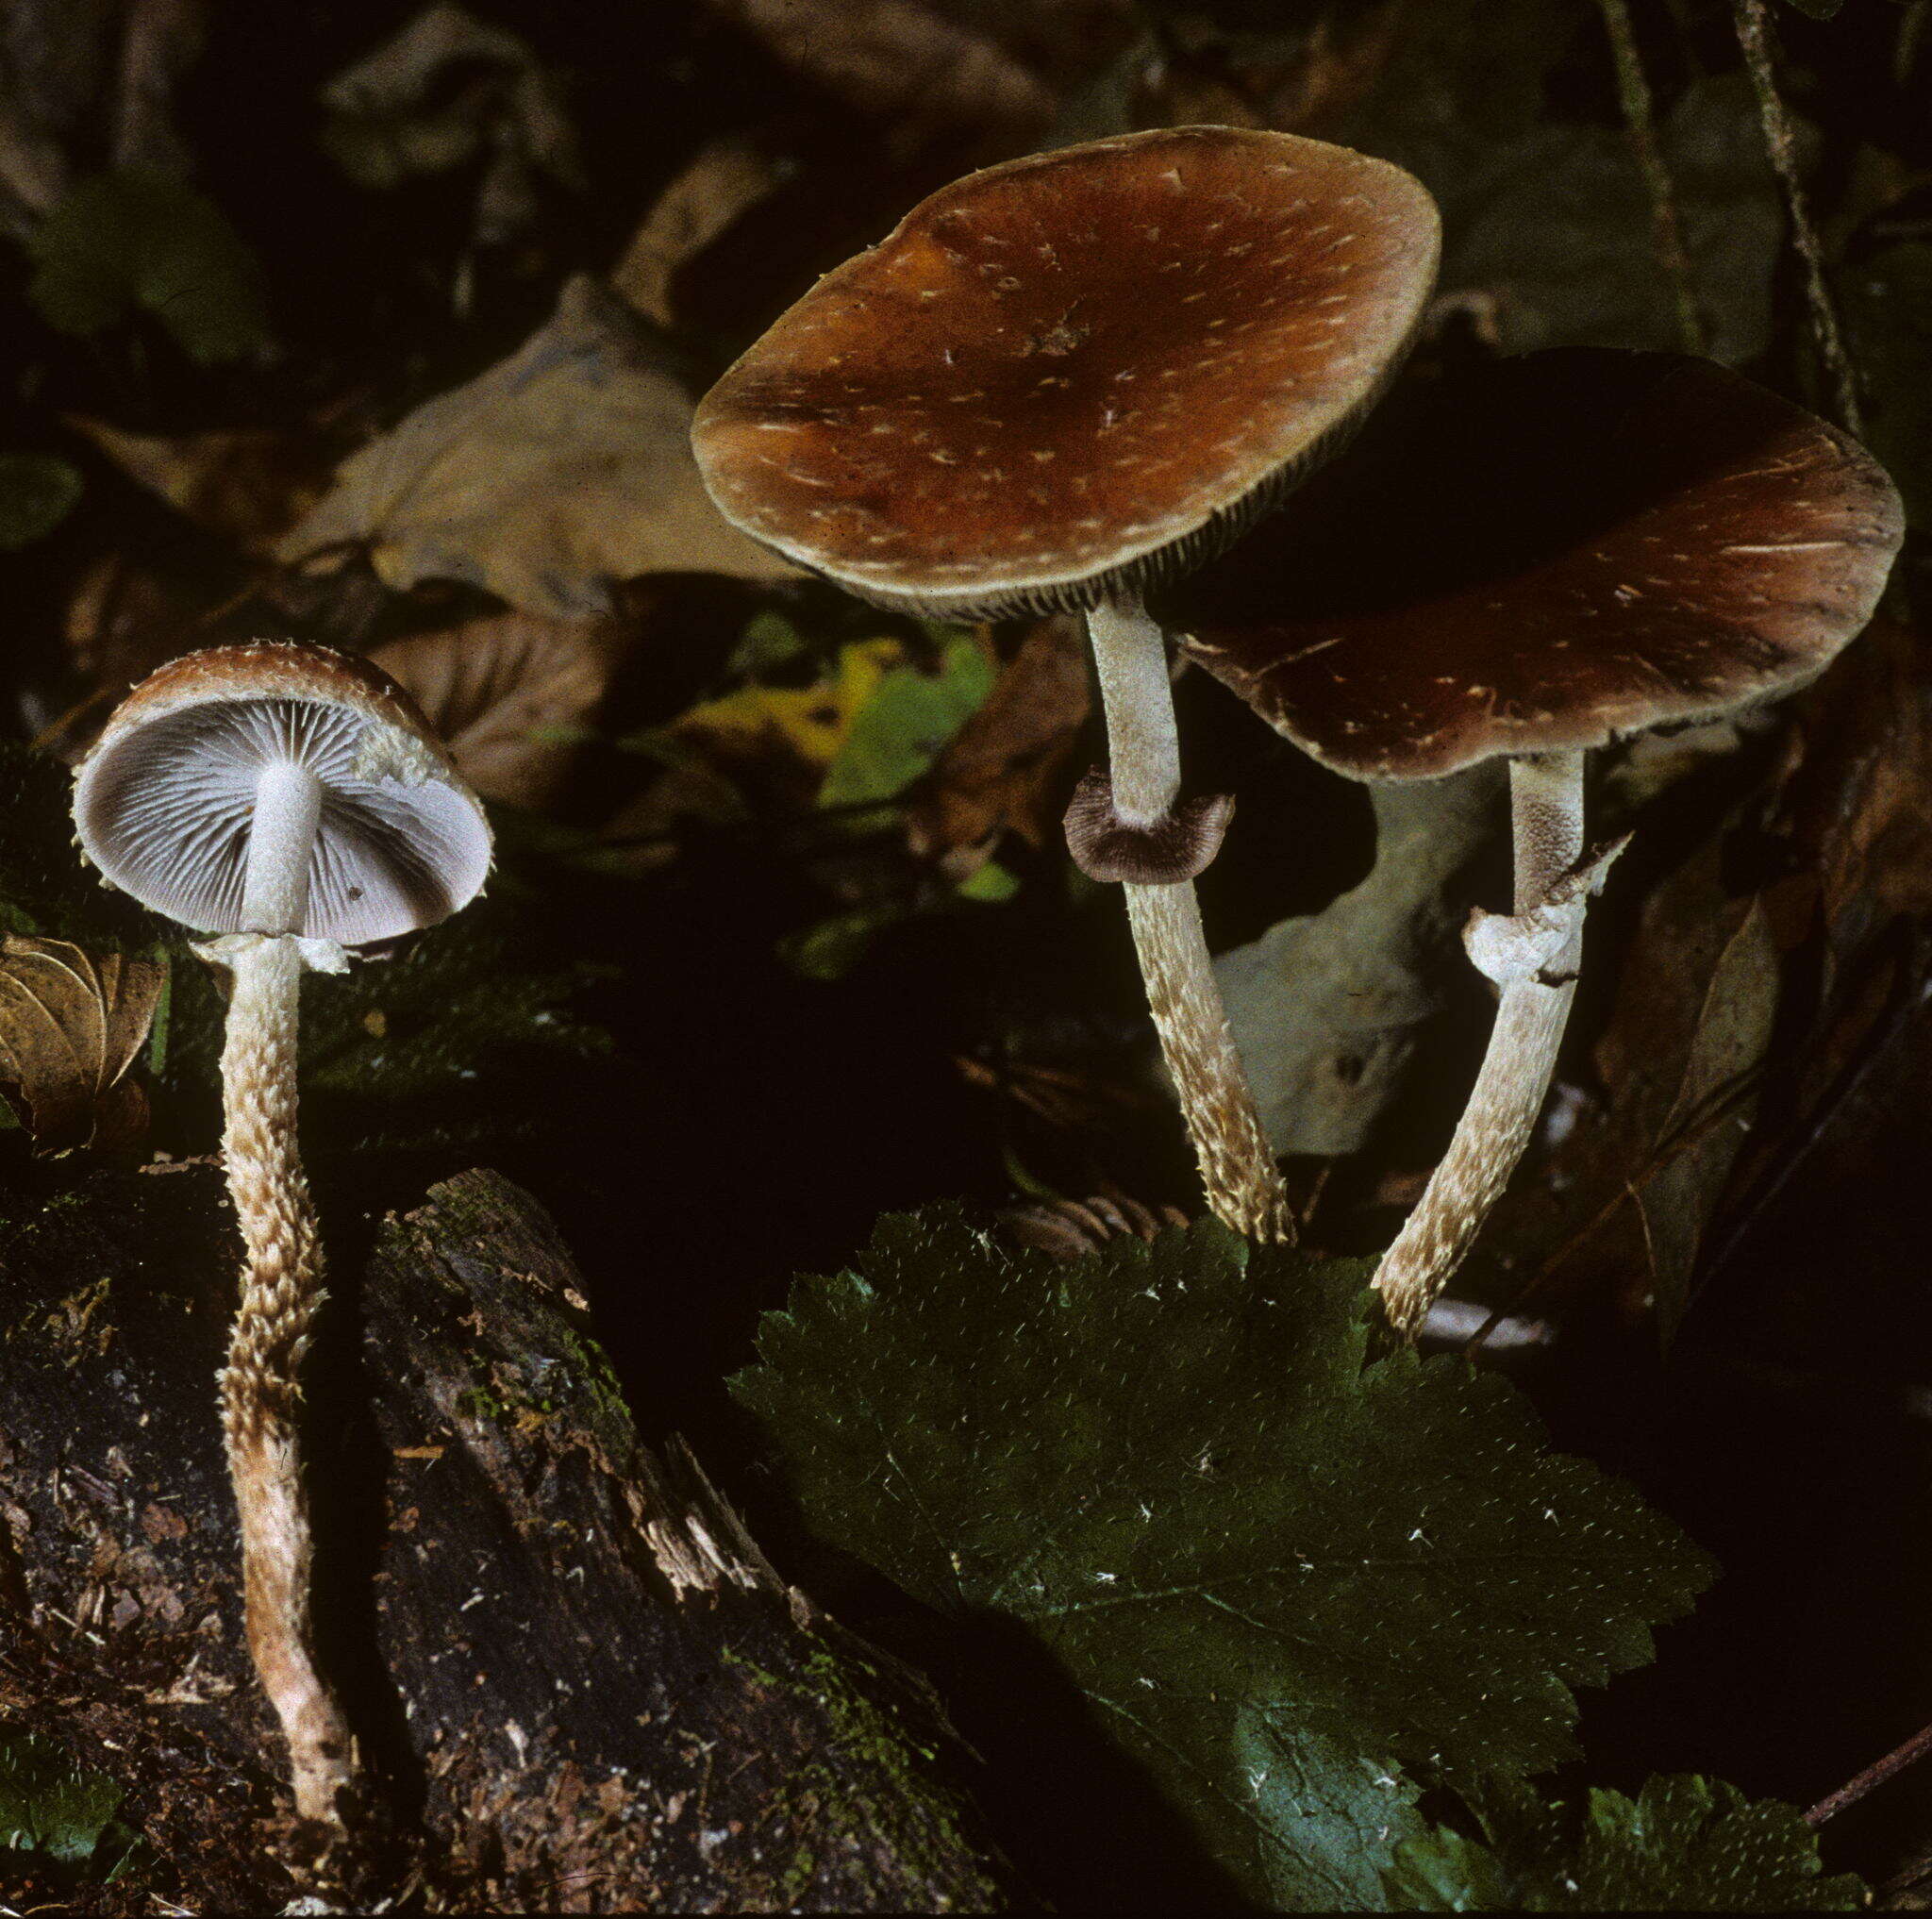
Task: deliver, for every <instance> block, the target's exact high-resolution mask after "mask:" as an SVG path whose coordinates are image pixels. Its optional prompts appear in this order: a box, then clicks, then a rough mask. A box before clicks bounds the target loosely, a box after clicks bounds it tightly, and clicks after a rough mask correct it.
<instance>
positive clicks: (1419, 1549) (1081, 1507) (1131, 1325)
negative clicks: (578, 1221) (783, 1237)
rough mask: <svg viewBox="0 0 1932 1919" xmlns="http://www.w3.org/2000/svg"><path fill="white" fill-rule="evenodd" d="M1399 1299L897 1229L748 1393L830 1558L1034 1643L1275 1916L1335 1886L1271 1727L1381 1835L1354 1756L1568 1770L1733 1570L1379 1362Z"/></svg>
mask: <svg viewBox="0 0 1932 1919" xmlns="http://www.w3.org/2000/svg"><path fill="white" fill-rule="evenodd" d="M1368 1270H1369V1267H1368V1262H1367V1261H1362V1260H1341V1261H1330V1262H1323V1261H1318V1260H1311V1259H1308V1258H1307V1257H1305V1256H1304V1255H1301V1254H1299V1253H1296V1252H1291V1251H1288V1250H1285V1249H1280V1248H1259V1249H1257V1248H1254V1247H1250V1246H1248V1245H1247V1244H1246V1243H1244V1242H1242V1241H1240V1240H1238V1239H1236V1238H1235V1237H1234V1236H1233V1235H1231V1234H1229V1233H1227V1232H1225V1231H1224V1230H1223V1229H1222V1228H1221V1227H1219V1226H1213V1225H1203V1226H1195V1227H1192V1228H1191V1229H1190V1230H1188V1231H1187V1232H1184V1233H1182V1232H1173V1233H1167V1234H1164V1235H1162V1236H1161V1238H1160V1239H1159V1240H1158V1242H1157V1243H1155V1244H1154V1245H1152V1246H1148V1245H1143V1244H1141V1243H1140V1242H1138V1241H1124V1242H1118V1243H1114V1244H1113V1245H1111V1246H1109V1247H1108V1249H1106V1250H1105V1251H1104V1252H1103V1253H1101V1254H1100V1255H1098V1256H1096V1257H1094V1258H1092V1259H1089V1260H1080V1261H1078V1262H1074V1263H1070V1264H1063V1263H1059V1262H1057V1261H1055V1260H1051V1259H1049V1258H1048V1257H1047V1256H1045V1255H1044V1254H1035V1253H1027V1252H1022V1251H1016V1250H1009V1249H1008V1248H1006V1247H1005V1246H1003V1245H1001V1244H1000V1243H997V1242H995V1241H994V1240H992V1239H991V1237H990V1236H988V1235H985V1234H981V1233H976V1232H974V1230H973V1229H972V1228H971V1227H970V1226H967V1225H966V1223H965V1222H964V1220H963V1219H962V1218H960V1217H959V1216H958V1214H957V1213H951V1212H942V1213H938V1214H931V1215H921V1216H918V1217H897V1218H891V1219H888V1220H886V1221H884V1222H882V1223H881V1225H880V1227H879V1230H878V1232H877V1234H876V1236H875V1237H874V1242H873V1244H872V1246H871V1247H870V1249H869V1250H868V1251H867V1252H866V1254H865V1255H864V1256H863V1257H862V1259H861V1260H859V1262H858V1268H857V1270H855V1271H852V1272H848V1273H845V1274H841V1275H840V1276H838V1277H833V1278H821V1279H806V1280H801V1281H800V1282H799V1283H798V1284H797V1286H796V1287H795V1288H794V1289H793V1292H792V1295H791V1302H790V1306H789V1308H788V1310H786V1311H784V1312H782V1313H774V1314H770V1315H768V1316H767V1317H766V1319H765V1321H764V1323H763V1325H762V1327H761V1329H760V1333H759V1340H758V1351H759V1355H760V1358H761V1360H762V1363H761V1364H760V1365H758V1366H756V1367H754V1368H752V1369H751V1370H750V1371H748V1372H746V1373H744V1374H742V1375H741V1376H740V1377H739V1378H738V1379H737V1380H736V1381H735V1382H734V1391H735V1392H736V1393H737V1394H738V1396H739V1397H740V1398H741V1400H742V1401H743V1403H744V1404H745V1405H747V1406H748V1407H749V1408H751V1409H752V1410H753V1411H754V1412H755V1413H756V1414H757V1415H758V1417H759V1418H760V1419H761V1420H762V1421H763V1423H764V1425H765V1427H766V1428H767V1430H768V1431H769V1433H770V1435H771V1437H772V1440H773V1442H774V1444H775V1446H776V1448H777V1449H778V1451H779V1453H780V1455H781V1457H782V1459H783V1462H784V1465H785V1467H786V1470H787V1473H788V1477H789V1478H790V1480H791V1486H792V1488H793V1491H794V1492H795V1493H796V1495H797V1497H798V1498H799V1500H800V1502H801V1504H802V1505H803V1508H804V1510H805V1511H806V1513H807V1516H808V1519H809V1520H810V1522H811V1523H812V1524H813V1525H814V1526H815V1527H816V1528H817V1529H818V1530H819V1531H820V1532H821V1533H823V1534H824V1535H825V1536H826V1537H828V1538H829V1539H831V1540H833V1541H835V1542H836V1543H837V1544H839V1545H841V1546H842V1547H843V1548H845V1549H846V1550H848V1551H850V1552H853V1553H856V1554H857V1555H858V1556H859V1557H860V1558H862V1559H865V1560H869V1561H870V1562H871V1563H872V1564H873V1565H874V1566H876V1567H877V1568H879V1569H880V1570H881V1571H882V1572H884V1573H885V1574H887V1575H888V1576H889V1577H891V1578H892V1579H894V1580H896V1581H897V1582H898V1583H899V1584H900V1585H901V1586H903V1587H904V1588H905V1589H906V1590H907V1591H908V1592H909V1593H911V1594H915V1595H916V1596H917V1597H919V1598H920V1599H922V1600H924V1602H925V1603H927V1604H928V1605H931V1606H934V1607H937V1608H941V1609H942V1610H948V1611H952V1612H955V1613H958V1614H970V1613H974V1612H984V1611H991V1612H994V1613H999V1614H1004V1615H1006V1616H1007V1617H1008V1619H1010V1620H1012V1621H1015V1622H1017V1623H1018V1624H1020V1625H1021V1626H1023V1627H1025V1628H1026V1629H1027V1630H1029V1631H1030V1632H1031V1633H1033V1634H1034V1635H1035V1636H1036V1637H1037V1638H1038V1639H1039V1640H1040V1641H1041V1644H1044V1645H1045V1646H1046V1647H1047V1648H1048V1649H1050V1651H1051V1652H1052V1653H1053V1655H1054V1656H1055V1657H1056V1658H1057V1659H1058V1661H1059V1662H1060V1664H1061V1665H1062V1666H1063V1667H1064V1668H1065V1670H1066V1672H1067V1674H1068V1675H1069V1677H1071V1678H1072V1679H1073V1681H1074V1683H1075V1684H1076V1685H1077V1686H1078V1687H1079V1688H1080V1689H1081V1690H1082V1691H1083V1692H1084V1693H1085V1694H1086V1695H1087V1696H1088V1698H1089V1699H1090V1700H1091V1702H1092V1703H1093V1704H1094V1706H1095V1708H1096V1709H1097V1710H1098V1713H1099V1716H1100V1718H1101V1719H1102V1721H1103V1723H1105V1724H1107V1725H1108V1727H1109V1728H1110V1730H1111V1732H1112V1734H1113V1736H1114V1737H1115V1738H1117V1739H1118V1740H1119V1741H1120V1743H1121V1744H1123V1745H1124V1746H1125V1747H1126V1748H1127V1749H1128V1750H1129V1751H1131V1752H1133V1753H1134V1754H1136V1755H1137V1756H1138V1757H1139V1758H1140V1759H1141V1760H1142V1761H1143V1762H1144V1763H1145V1764H1146V1765H1147V1766H1148V1767H1149V1769H1150V1770H1151V1771H1152V1772H1153V1774H1154V1775H1155V1776H1156V1777H1158V1779H1159V1780H1160V1781H1161V1783H1162V1784H1163V1786H1164V1787H1165V1789H1166V1791H1167V1792H1168V1794H1170V1796H1171V1797H1172V1798H1173V1800H1174V1803H1175V1804H1176V1806H1177V1807H1178V1808H1180V1809H1181V1810H1182V1811H1184V1812H1185V1813H1186V1814H1187V1815H1188V1816H1189V1817H1190V1818H1191V1820H1192V1821H1193V1823H1194V1825H1195V1826H1196V1827H1197V1829H1198V1830H1199V1831H1200V1832H1201V1833H1202V1835H1203V1836H1204V1838H1206V1839H1207V1840H1208V1843H1209V1844H1213V1845H1214V1846H1215V1847H1216V1849H1217V1850H1218V1851H1219V1852H1220V1853H1221V1855H1222V1856H1223V1857H1224V1859H1225V1860H1226V1861H1228V1863H1229V1864H1230V1866H1231V1867H1233V1868H1234V1869H1235V1870H1237V1871H1239V1872H1240V1873H1241V1874H1242V1875H1243V1876H1244V1877H1245V1878H1246V1880H1247V1883H1248V1884H1249V1885H1250V1886H1251V1887H1254V1888H1256V1889H1257V1890H1258V1891H1262V1892H1265V1891H1266V1890H1267V1889H1268V1887H1269V1883H1270V1880H1271V1878H1279V1877H1281V1875H1283V1874H1292V1873H1295V1872H1299V1871H1301V1870H1302V1868H1301V1866H1300V1865H1295V1866H1293V1867H1290V1866H1288V1865H1285V1864H1283V1862H1282V1861H1279V1860H1277V1859H1276V1858H1275V1857H1274V1855H1275V1854H1276V1853H1277V1852H1279V1851H1281V1850H1282V1849H1283V1847H1284V1842H1283V1840H1282V1839H1281V1837H1280V1836H1279V1835H1278V1833H1277V1831H1276V1820H1277V1818H1278V1809H1277V1811H1276V1812H1275V1813H1274V1814H1271V1813H1270V1812H1269V1811H1264V1807H1263V1802H1262V1799H1261V1797H1260V1795H1261V1794H1263V1793H1264V1792H1265V1791H1266V1790H1267V1782H1266V1780H1263V1781H1262V1783H1260V1784H1258V1785H1257V1783H1256V1779H1255V1772H1256V1770H1257V1769H1256V1767H1255V1766H1254V1765H1253V1764H1252V1763H1249V1764H1244V1763H1243V1751H1242V1747H1243V1742H1244V1741H1246V1742H1247V1743H1248V1744H1249V1746H1250V1748H1252V1744H1253V1741H1254V1740H1255V1739H1256V1738H1257V1737H1259V1736H1263V1734H1262V1733H1261V1732H1257V1727H1258V1728H1264V1729H1265V1737H1266V1738H1267V1739H1268V1740H1269V1741H1271V1742H1273V1743H1274V1744H1276V1745H1277V1746H1279V1747H1281V1748H1282V1749H1284V1750H1285V1751H1287V1752H1289V1753H1290V1754H1291V1756H1292V1758H1293V1760H1294V1762H1295V1764H1297V1765H1298V1766H1300V1767H1301V1768H1302V1769H1303V1776H1304V1777H1303V1781H1302V1783H1301V1784H1297V1785H1295V1786H1294V1787H1293V1788H1292V1790H1293V1791H1294V1793H1295V1794H1297V1795H1298V1799H1297V1803H1300V1799H1301V1797H1302V1796H1307V1795H1312V1797H1309V1798H1308V1803H1307V1808H1306V1810H1305V1811H1304V1812H1303V1813H1300V1814H1297V1815H1296V1820H1297V1821H1299V1822H1301V1823H1302V1824H1303V1825H1305V1824H1306V1823H1307V1822H1308V1821H1314V1822H1315V1823H1316V1824H1318V1825H1319V1824H1320V1823H1321V1822H1322V1821H1324V1820H1327V1821H1331V1822H1332V1821H1334V1820H1342V1821H1343V1822H1344V1823H1345V1822H1346V1819H1347V1818H1350V1817H1354V1816H1356V1815H1355V1814H1352V1813H1349V1812H1348V1811H1347V1809H1348V1808H1349V1807H1350V1806H1357V1807H1358V1808H1359V1807H1360V1806H1363V1805H1366V1804H1367V1803H1368V1802H1367V1801H1365V1800H1363V1799H1362V1798H1361V1795H1360V1794H1359V1793H1357V1791H1356V1789H1355V1787H1354V1783H1353V1781H1352V1780H1347V1781H1345V1782H1344V1783H1345V1784H1346V1786H1347V1790H1346V1791H1344V1790H1342V1789H1341V1787H1338V1786H1337V1784H1336V1782H1335V1777H1334V1766H1333V1763H1331V1762H1332V1761H1333V1760H1334V1756H1335V1755H1336V1754H1337V1753H1340V1754H1341V1755H1343V1756H1344V1757H1346V1756H1353V1755H1367V1756H1370V1757H1372V1758H1374V1759H1375V1760H1377V1761H1378V1763H1379V1761H1381V1760H1384V1759H1391V1760H1395V1761H1398V1762H1399V1763H1401V1764H1402V1765H1403V1766H1405V1767H1406V1768H1407V1770H1409V1771H1410V1772H1411V1773H1413V1774H1415V1775H1416V1776H1417V1777H1420V1778H1421V1779H1423V1780H1424V1781H1425V1782H1426V1781H1430V1780H1439V1779H1440V1780H1449V1781H1452V1782H1453V1781H1461V1780H1467V1779H1473V1778H1474V1777H1480V1776H1482V1775H1484V1774H1486V1773H1490V1772H1495V1773H1501V1774H1506V1775H1521V1774H1525V1773H1529V1772H1534V1771H1537V1770H1539V1769H1541V1768H1544V1767H1547V1766H1550V1765H1554V1764H1556V1763H1557V1761H1558V1760H1563V1759H1565V1758H1567V1757H1569V1756H1570V1755H1571V1753H1572V1752H1573V1750H1574V1744H1573V1740H1572V1731H1571V1728H1572V1726H1573V1724H1574V1718H1575V1711H1576V1707H1575V1701H1574V1698H1573V1697H1572V1694H1571V1690H1570V1689H1571V1688H1572V1687H1573V1686H1575V1685H1582V1684H1596V1683H1601V1682H1602V1681H1603V1680H1604V1679H1606V1678H1607V1677H1608V1676H1609V1675H1610V1674H1612V1673H1614V1672H1617V1671H1621V1670H1623V1669H1624V1668H1626V1667H1629V1666H1634V1665H1637V1664H1640V1663H1641V1662H1643V1661H1644V1660H1648V1659H1649V1658H1650V1657H1651V1655H1652V1646H1651V1639H1650V1630H1649V1628H1650V1627H1651V1625H1652V1624H1654V1623H1655V1622H1657V1621H1658V1620H1662V1619H1668V1618H1671V1617H1673V1616H1674V1615H1675V1614H1677V1613H1679V1612H1682V1611H1683V1610H1685V1609H1686V1608H1687V1607H1688V1606H1689V1604H1690V1602H1691V1596H1692V1594H1694V1593H1695V1592H1696V1591H1697V1590H1698V1589H1699V1588H1700V1587H1701V1586H1702V1585H1703V1584H1704V1583H1705V1582H1706V1580H1707V1578H1708V1577H1709V1574H1710V1568H1709V1566H1708V1564H1707V1561H1706V1560H1705V1559H1704V1557H1703V1555H1702V1554H1700V1553H1699V1552H1697V1550H1696V1549H1695V1548H1694V1547H1692V1546H1691V1544H1689V1543H1688V1542H1687V1541H1686V1540H1685V1539H1684V1538H1683V1537H1682V1535H1681V1534H1679V1533H1678V1532H1677V1531H1676V1530H1675V1528H1674V1527H1672V1526H1671V1525H1670V1524H1669V1523H1668V1522H1667V1521H1665V1520H1663V1519H1662V1518H1660V1517H1658V1516H1657V1515H1656V1514H1654V1513H1652V1512H1650V1511H1649V1510H1647V1509H1646V1508H1645V1507H1644V1506H1643V1505H1642V1503H1641V1501H1640V1500H1639V1499H1638V1498H1637V1496H1636V1494H1635V1493H1632V1492H1631V1491H1630V1490H1629V1489H1628V1488H1627V1487H1625V1486H1623V1485H1622V1484H1620V1483H1619V1482H1617V1481H1615V1480H1612V1479H1610V1478H1608V1477H1606V1476H1605V1475H1604V1474H1602V1473H1600V1472H1598V1471H1597V1470H1596V1468H1595V1467H1593V1466H1591V1465H1590V1464H1589V1463H1587V1462H1586V1461H1584V1460H1576V1459H1570V1458H1566V1457H1563V1456H1561V1455H1558V1454H1555V1453H1552V1452H1551V1451H1550V1450H1549V1449H1548V1447H1547V1446H1546V1444H1545V1443H1544V1440H1543V1436H1542V1432H1541V1427H1540V1426H1539V1424H1538V1422H1537V1419H1536V1417H1535V1414H1534V1413H1533V1412H1532V1411H1531V1410H1530V1408H1529V1406H1528V1404H1527V1402H1526V1401H1525V1400H1524V1398H1523V1397H1522V1396H1521V1394H1519V1393H1517V1392H1516V1391H1515V1390H1514V1389H1513V1388H1512V1387H1510V1386H1509V1385H1508V1384H1507V1382H1505V1381H1503V1380H1502V1379H1500V1378H1498V1377H1494V1376H1493V1375H1489V1374H1482V1373H1478V1372H1476V1371H1475V1370H1474V1368H1472V1367H1470V1366H1468V1365H1466V1364H1465V1363H1463V1362H1462V1361H1461V1360H1454V1359H1447V1358H1444V1359H1436V1360H1426V1361H1424V1360H1418V1359H1417V1358H1416V1357H1415V1355H1414V1354H1413V1353H1410V1352H1407V1351H1403V1352H1398V1353H1395V1354H1393V1355H1392V1356H1391V1357H1389V1358H1386V1359H1382V1360H1377V1361H1375V1362H1374V1363H1373V1364H1371V1363H1369V1362H1368V1344H1369V1338H1370V1316H1369V1312H1368V1310H1367V1308H1366V1306H1365V1303H1364V1299H1363V1294H1362V1287H1363V1283H1364V1281H1365V1280H1366V1278H1367V1277H1368ZM1247 1757H1248V1758H1249V1759H1250V1760H1252V1750H1250V1752H1249V1753H1248V1755H1247ZM1381 1770H1382V1771H1385V1772H1386V1767H1383V1768H1381ZM1324 1808H1325V1809H1326V1810H1325V1811H1324ZM1361 1816H1366V1814H1365V1813H1363V1814H1362V1815H1361ZM1291 1823H1293V1822H1291ZM1296 1829H1300V1827H1299V1826H1298V1827H1296ZM1294 1843H1296V1842H1293V1841H1290V1842H1288V1844H1294ZM1331 1850H1332V1848H1331ZM1283 1883H1284V1884H1285V1883H1287V1881H1285V1880H1284V1881H1283Z"/></svg>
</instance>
